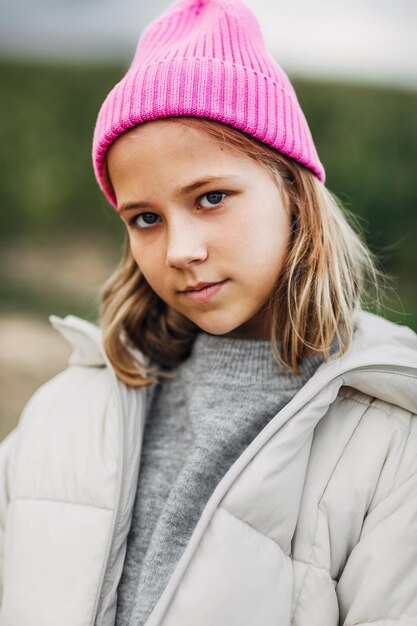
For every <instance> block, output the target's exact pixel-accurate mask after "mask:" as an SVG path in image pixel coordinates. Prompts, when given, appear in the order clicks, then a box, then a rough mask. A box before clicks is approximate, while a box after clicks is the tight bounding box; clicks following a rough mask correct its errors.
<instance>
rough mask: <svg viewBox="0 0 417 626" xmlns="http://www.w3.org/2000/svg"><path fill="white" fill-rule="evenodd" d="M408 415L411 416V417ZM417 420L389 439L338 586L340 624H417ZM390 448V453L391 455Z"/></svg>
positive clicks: (412, 419)
mask: <svg viewBox="0 0 417 626" xmlns="http://www.w3.org/2000/svg"><path fill="white" fill-rule="evenodd" d="M409 415H410V414H409ZM416 424H417V418H416V416H413V415H411V418H410V421H409V424H408V428H407V430H406V432H403V436H402V441H401V444H399V442H398V441H392V450H395V453H391V454H390V453H388V455H387V457H386V459H385V464H384V468H383V475H384V479H383V480H381V481H380V483H381V484H382V485H383V487H381V486H380V485H378V486H377V489H376V491H375V494H374V496H373V499H372V503H371V505H370V507H369V510H368V512H367V515H366V517H365V519H364V522H363V526H362V530H361V535H360V540H359V541H358V543H357V544H356V545H355V547H354V549H353V550H352V552H351V553H350V555H349V557H348V560H347V562H346V564H345V567H344V569H343V572H342V574H341V576H340V578H339V581H338V584H337V596H338V601H339V606H340V624H343V626H364V625H368V624H369V626H386V625H387V624H388V623H389V624H392V626H416V624H417V428H416ZM392 450H391V452H392Z"/></svg>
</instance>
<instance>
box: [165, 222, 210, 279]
mask: <svg viewBox="0 0 417 626" xmlns="http://www.w3.org/2000/svg"><path fill="white" fill-rule="evenodd" d="M207 256H208V251H207V245H206V242H205V238H204V234H203V233H201V232H200V229H198V228H195V227H194V228H193V226H192V224H190V220H187V223H184V222H183V221H182V220H180V221H179V222H177V223H175V224H172V225H171V226H170V228H169V231H168V239H167V251H166V264H167V266H168V267H176V268H181V269H182V268H185V267H188V266H189V265H191V264H193V263H201V262H202V261H205V260H206V259H207Z"/></svg>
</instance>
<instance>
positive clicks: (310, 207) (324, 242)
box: [101, 117, 383, 387]
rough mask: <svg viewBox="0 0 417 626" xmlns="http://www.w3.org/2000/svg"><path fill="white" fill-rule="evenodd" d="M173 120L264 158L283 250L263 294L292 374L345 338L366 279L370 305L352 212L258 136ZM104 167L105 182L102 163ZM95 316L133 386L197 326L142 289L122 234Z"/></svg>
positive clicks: (369, 275)
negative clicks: (278, 200)
mask: <svg viewBox="0 0 417 626" xmlns="http://www.w3.org/2000/svg"><path fill="white" fill-rule="evenodd" d="M172 120H173V121H175V122H176V123H181V124H188V125H190V126H192V127H194V128H197V129H200V130H203V131H205V132H206V133H208V134H209V135H210V136H212V137H214V138H216V139H218V140H220V141H223V142H225V144H226V145H227V146H228V147H230V148H232V149H235V150H239V151H241V152H243V153H244V154H246V155H247V156H248V157H250V158H252V159H253V160H254V161H256V162H257V163H260V164H262V165H264V166H265V167H266V168H267V169H268V170H269V171H270V173H271V174H273V176H274V178H275V179H276V182H277V185H278V188H279V190H280V191H281V193H282V194H284V197H285V199H286V201H287V203H288V206H289V211H290V216H291V224H292V229H291V241H290V245H289V252H288V256H287V258H286V261H285V262H284V264H283V267H282V270H281V273H280V277H279V280H278V281H277V287H276V289H275V290H274V292H273V293H272V294H271V296H270V298H269V300H268V302H267V303H266V306H267V307H269V308H270V312H271V318H272V325H271V342H272V347H273V351H274V355H275V358H276V359H277V361H278V362H280V363H281V364H282V365H283V366H284V367H285V368H287V369H288V370H289V371H291V372H293V373H295V374H298V373H299V365H300V364H301V362H302V360H303V358H304V357H305V356H308V355H317V354H320V355H322V357H323V358H324V359H327V358H329V356H330V354H331V349H332V346H333V348H334V346H335V345H336V347H337V350H338V354H339V356H341V355H343V354H344V353H345V352H346V351H347V350H348V348H349V346H350V343H351V339H352V335H353V330H354V328H353V315H354V313H355V311H357V310H358V309H360V308H361V307H362V305H363V304H364V301H365V299H366V298H369V297H370V292H371V290H372V289H374V290H375V297H374V301H375V302H376V303H377V304H378V305H379V279H380V278H383V273H382V272H381V271H380V270H379V269H378V267H377V262H376V259H375V257H374V255H373V253H372V252H371V251H370V250H369V249H368V247H367V245H366V244H365V243H364V241H362V238H361V235H360V229H359V225H358V222H357V220H356V219H355V218H354V216H353V215H352V214H350V213H349V212H348V211H347V210H346V209H345V208H344V207H343V206H342V205H341V203H340V202H339V200H338V199H337V198H336V196H335V195H334V194H332V193H331V192H330V191H329V190H328V189H326V187H325V186H324V185H323V184H322V183H321V182H320V181H319V180H318V179H317V177H316V176H315V175H314V174H313V173H312V172H311V171H310V170H309V169H307V168H306V167H304V166H303V165H300V164H299V163H297V162H296V161H294V160H292V159H290V158H288V157H286V156H284V155H282V154H280V153H279V152H277V151H276V150H274V149H273V148H269V147H268V146H267V145H265V144H263V143H262V142H260V141H258V140H256V139H254V138H252V137H249V136H247V135H245V134H243V133H242V132H240V131H238V130H236V129H234V128H231V127H229V126H225V125H224V124H221V123H219V122H216V121H213V120H208V119H200V118H184V117H182V118H172ZM128 132H135V129H131V130H130V131H128ZM105 173H106V174H105V175H106V176H107V182H108V183H109V184H110V185H111V181H110V179H109V176H108V171H107V166H106V165H105ZM101 325H102V329H103V335H104V347H105V350H106V353H107V355H108V358H109V360H110V362H111V363H112V365H113V367H114V369H115V371H116V374H117V375H118V377H119V378H120V379H121V380H123V381H124V382H125V383H126V384H128V385H130V386H133V387H140V386H143V385H150V384H153V383H154V382H155V380H156V379H155V376H157V375H161V376H169V375H170V374H169V372H168V371H167V370H169V369H170V368H172V367H175V366H176V365H178V364H179V363H181V362H182V361H183V360H184V359H186V358H187V357H188V356H189V355H190V353H191V348H192V345H193V342H194V339H195V337H196V334H197V333H198V332H199V328H198V327H197V326H196V325H195V324H194V323H193V322H191V321H190V320H189V319H187V318H186V317H185V316H183V315H182V314H180V313H178V312H177V311H175V310H173V309H172V308H170V307H169V306H168V305H166V303H165V302H163V301H162V300H161V299H160V298H159V296H157V295H156V294H155V292H154V291H153V290H152V289H151V287H150V286H149V284H148V283H147V281H146V280H145V278H144V276H143V275H142V274H141V272H140V270H139V268H138V266H137V264H136V262H135V260H134V258H133V256H132V253H131V251H130V248H129V245H128V242H126V248H125V252H124V255H123V258H122V260H121V262H120V265H119V267H118V268H117V269H116V271H115V272H114V274H113V275H112V276H111V277H110V278H109V280H108V281H107V282H106V284H105V285H104V289H103V293H102V315H101ZM335 342H336V343H335ZM138 351H139V352H138ZM144 357H145V358H144ZM146 361H147V362H146ZM152 362H154V363H155V364H157V365H158V368H154V367H153V366H152Z"/></svg>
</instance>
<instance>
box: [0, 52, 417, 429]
mask: <svg viewBox="0 0 417 626" xmlns="http://www.w3.org/2000/svg"><path fill="white" fill-rule="evenodd" d="M125 70H126V67H123V66H121V65H103V64H97V65H88V64H85V63H82V64H81V63H80V64H74V63H72V64H71V63H68V62H67V63H63V62H61V63H53V64H52V63H49V64H46V63H40V62H37V63H33V64H30V63H28V62H23V61H20V62H19V61H7V60H3V61H1V62H0V81H1V82H0V84H1V91H0V110H1V112H2V115H1V116H0V145H1V151H0V204H1V213H0V221H1V224H0V233H1V234H0V237H1V257H0V261H1V263H0V285H1V287H0V300H1V306H2V319H3V320H4V319H6V320H9V321H10V320H16V319H22V320H27V319H29V318H30V319H31V320H33V321H35V320H38V321H39V320H45V319H46V317H47V315H49V314H50V313H55V314H58V315H65V314H67V313H73V314H78V315H82V316H84V317H87V318H89V319H91V320H95V319H96V317H97V302H98V291H99V286H100V284H101V283H102V281H103V280H104V278H105V277H106V276H107V275H108V274H109V272H110V271H111V269H112V268H113V266H114V265H115V263H116V261H117V259H118V257H119V254H120V250H121V247H122V242H123V238H124V228H123V226H122V223H121V221H120V219H119V218H118V217H117V216H116V215H115V212H114V210H113V209H112V208H111V207H110V206H109V205H108V204H107V202H106V200H105V199H104V197H103V196H102V194H101V192H100V191H99V189H98V186H97V184H96V182H95V178H94V174H93V170H92V165H91V143H92V134H93V128H94V124H95V119H96V116H97V113H98V110H99V107H100V105H101V103H102V101H103V99H104V97H105V96H106V94H107V93H108V91H109V90H110V89H111V88H112V87H113V85H114V84H115V83H116V82H117V81H118V80H120V78H121V76H122V75H123V74H124V72H125ZM293 83H294V86H295V88H296V91H297V93H298V96H299V100H300V103H301V105H302V108H303V110H304V112H305V114H306V117H307V119H308V121H309V125H310V128H311V129H312V133H313V136H314V140H315V143H316V146H317V150H318V153H319V155H320V158H321V160H322V162H323V164H324V166H325V168H326V173H327V181H326V184H327V187H328V188H329V189H330V190H331V191H333V192H334V193H336V194H337V195H338V196H339V198H340V199H341V200H342V202H343V203H344V204H345V205H346V206H347V207H348V208H349V209H350V210H351V211H353V212H354V213H355V215H356V216H358V219H359V220H360V223H361V225H362V228H363V230H364V232H365V237H366V240H367V242H368V244H369V246H370V248H371V250H373V251H374V252H375V253H376V254H377V255H378V257H379V259H380V262H381V265H382V267H383V269H384V270H385V271H386V272H388V274H389V275H390V276H391V277H392V281H393V282H392V287H393V288H392V289H390V290H389V291H388V292H387V294H386V300H385V309H384V311H383V313H384V315H385V316H386V317H388V318H390V319H392V320H393V321H396V322H398V323H401V324H406V325H408V326H410V327H412V328H414V329H417V290H416V288H415V272H416V268H417V263H416V261H417V244H416V234H417V229H416V222H417V212H416V204H417V183H416V178H417V115H416V113H417V92H416V91H413V90H410V89H406V88H400V87H396V88H387V87H378V86H372V87H367V86H364V85H359V84H342V83H337V82H318V81H311V82H308V81H305V80H297V79H296V78H293ZM19 316H21V317H20V318H19ZM22 328H24V327H21V328H20V330H16V329H15V330H14V331H13V335H14V336H13V339H16V337H18V335H19V333H23V336H25V335H24V332H25V331H24V330H22ZM9 330H10V329H9ZM2 341H3V343H1V342H2ZM4 341H5V340H4V338H3V339H2V336H1V335H0V350H2V352H3V354H5V353H6V354H8V353H9V352H13V342H11V345H10V346H9V344H6V345H5V343H4ZM25 345H27V343H26V344H25ZM42 346H43V342H42V340H41V341H40V343H39V345H38V347H35V348H33V350H34V351H35V352H36V351H39V352H41V351H42ZM29 349H32V348H29ZM34 358H35V360H34V362H35V363H36V362H37V361H36V355H34ZM47 360H48V359H47ZM6 365H7V363H6ZM47 374H48V372H46V371H45V374H44V377H45V378H46V377H47ZM26 377H27V378H28V381H29V382H28V386H27V387H25V386H24V385H23V383H22V384H20V386H19V389H18V390H17V392H16V393H17V399H16V400H15V401H14V404H12V408H11V409H10V408H7V415H8V416H9V417H8V420H9V421H8V422H7V423H6V422H5V421H4V419H5V418H4V417H3V426H0V438H1V436H2V428H3V434H4V433H5V432H6V431H7V430H8V429H10V425H11V423H12V422H13V420H15V419H16V417H17V415H16V413H17V411H18V409H20V406H21V405H22V404H23V403H24V401H25V400H26V395H27V394H29V392H30V391H32V387H33V386H36V384H37V382H38V381H37V380H34V379H33V380H32V379H31V375H30V374H29V373H28V372H27V373H26ZM8 380H9V379H7V377H6V378H3V379H2V380H0V383H2V384H3V385H6V386H7V385H10V381H9V382H8ZM22 385H23V386H22ZM31 385H32V387H31ZM8 407H9V405H8ZM5 412H6V409H5V408H3V409H2V407H1V406H0V416H1V415H4V414H5Z"/></svg>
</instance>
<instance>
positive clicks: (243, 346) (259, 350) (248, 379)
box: [179, 331, 323, 388]
mask: <svg viewBox="0 0 417 626" xmlns="http://www.w3.org/2000/svg"><path fill="white" fill-rule="evenodd" d="M322 362H323V358H322V357H321V356H320V355H317V356H314V357H308V358H306V359H304V361H303V363H302V364H301V366H300V371H301V374H300V375H296V374H293V373H292V372H290V371H288V370H287V369H286V368H284V367H283V365H281V364H280V363H278V362H277V361H276V360H275V357H274V354H273V351H272V344H271V342H270V340H269V339H242V338H236V337H224V336H222V335H211V334H209V333H206V332H203V331H201V332H200V333H198V335H197V337H196V339H195V341H194V344H193V348H192V352H191V355H190V356H189V357H188V359H186V361H184V362H183V363H181V365H180V366H179V373H180V375H181V376H182V377H183V378H184V379H186V380H188V381H189V382H190V381H195V382H196V383H198V382H204V384H218V383H224V382H225V381H228V382H233V384H243V385H249V384H254V383H255V384H257V385H265V386H270V385H277V387H278V388H280V387H282V385H283V384H284V385H285V386H286V387H293V386H294V387H299V386H300V384H303V382H304V381H306V380H307V379H308V378H310V377H311V376H312V375H313V373H314V372H315V370H316V369H317V368H318V367H319V365H321V363H322Z"/></svg>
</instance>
